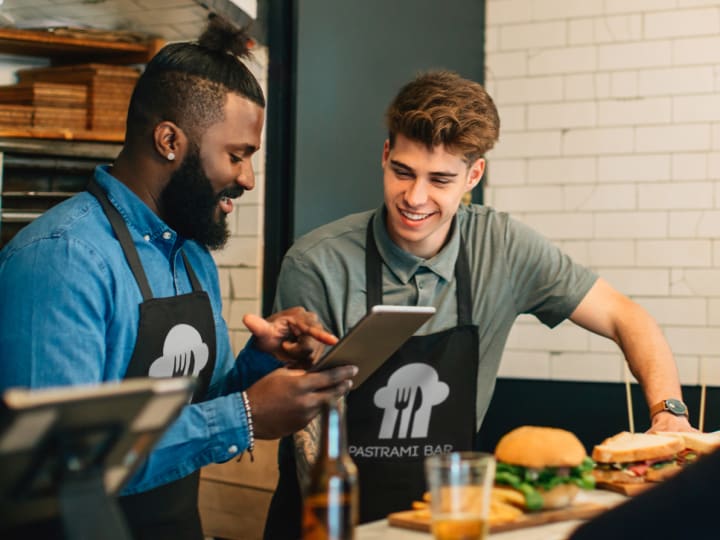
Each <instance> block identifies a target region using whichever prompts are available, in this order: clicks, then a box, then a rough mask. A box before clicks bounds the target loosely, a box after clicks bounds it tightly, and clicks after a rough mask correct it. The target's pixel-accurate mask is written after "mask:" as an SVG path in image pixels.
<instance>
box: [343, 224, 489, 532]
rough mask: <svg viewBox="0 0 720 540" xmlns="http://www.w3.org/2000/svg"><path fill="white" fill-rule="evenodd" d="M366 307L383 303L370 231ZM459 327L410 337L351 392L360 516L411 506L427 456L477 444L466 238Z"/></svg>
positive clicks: (459, 275) (474, 332)
mask: <svg viewBox="0 0 720 540" xmlns="http://www.w3.org/2000/svg"><path fill="white" fill-rule="evenodd" d="M365 268H366V280H367V309H368V311H369V310H370V309H371V308H372V306H374V305H377V304H381V303H382V259H381V257H380V253H379V252H378V249H377V245H376V243H375V237H374V234H373V219H372V218H371V219H370V223H369V224H368V230H367V245H366V252H365ZM455 281H456V285H457V287H456V288H457V321H458V322H457V326H456V327H455V328H449V329H447V330H444V331H442V332H437V333H434V334H429V335H426V336H413V337H411V338H410V339H409V340H407V341H406V342H405V343H404V344H403V345H402V347H400V349H399V350H398V351H397V352H395V354H393V355H392V356H391V357H390V358H389V359H388V360H387V361H385V362H384V363H383V365H382V366H381V367H380V368H379V369H378V370H377V371H376V372H375V373H373V374H372V375H371V376H370V378H368V379H367V380H366V381H365V382H364V383H363V384H362V386H360V387H359V388H357V389H356V390H353V391H352V392H350V394H349V395H348V397H347V423H348V426H352V429H349V430H348V448H349V450H350V455H351V456H352V458H353V460H354V461H355V464H356V465H357V467H358V478H359V489H360V522H361V523H364V522H367V521H374V520H377V519H384V518H385V517H386V516H387V515H388V514H389V513H390V512H395V511H399V510H407V509H408V508H410V507H411V504H412V501H414V500H420V498H421V497H422V494H423V491H425V470H424V460H425V458H426V457H428V456H430V455H433V454H438V453H446V452H453V451H460V450H471V449H472V447H473V443H474V440H475V432H476V425H475V401H476V397H477V395H476V394H477V373H478V328H477V326H474V325H473V324H472V291H471V287H470V267H469V264H468V260H467V253H466V251H465V245H464V242H463V241H462V238H461V239H460V247H459V250H458V257H457V260H456V263H455Z"/></svg>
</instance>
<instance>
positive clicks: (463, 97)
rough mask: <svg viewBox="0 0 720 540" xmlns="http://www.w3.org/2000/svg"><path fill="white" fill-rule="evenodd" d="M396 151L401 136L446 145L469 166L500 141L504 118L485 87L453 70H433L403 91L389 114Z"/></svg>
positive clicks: (391, 135)
mask: <svg viewBox="0 0 720 540" xmlns="http://www.w3.org/2000/svg"><path fill="white" fill-rule="evenodd" d="M385 119H386V123H387V128H388V132H389V140H390V148H392V147H393V145H394V144H395V137H396V135H398V134H400V135H403V136H405V137H407V138H408V139H411V140H415V141H419V142H421V143H423V144H425V145H426V146H427V147H428V149H431V148H433V147H435V146H438V145H443V146H445V147H446V148H447V149H449V150H451V151H455V152H458V153H460V154H461V155H462V156H463V157H464V159H465V160H466V161H467V163H468V164H470V163H473V162H474V161H475V160H477V159H478V158H480V157H482V156H483V155H484V154H485V153H486V152H487V151H488V150H490V149H491V148H492V147H493V145H494V144H495V142H496V141H497V140H498V136H499V132H500V117H499V116H498V112H497V109H496V108H495V103H494V102H493V100H492V98H491V97H490V95H489V94H488V93H487V92H486V91H485V88H483V87H482V85H480V84H478V83H476V82H474V81H470V80H468V79H463V78H462V77H460V76H459V75H458V74H457V73H453V72H451V71H430V72H426V73H423V74H420V75H419V76H417V77H416V78H415V79H414V80H412V81H411V82H409V83H408V84H406V85H405V86H403V87H402V89H401V90H400V92H399V93H398V95H397V96H396V97H395V99H394V100H393V102H392V103H391V104H390V106H389V107H388V110H387V113H386V115H385Z"/></svg>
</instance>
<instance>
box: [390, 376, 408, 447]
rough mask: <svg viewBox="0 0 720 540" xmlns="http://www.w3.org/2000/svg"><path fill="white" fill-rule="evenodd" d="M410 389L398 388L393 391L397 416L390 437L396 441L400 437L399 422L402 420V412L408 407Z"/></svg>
mask: <svg viewBox="0 0 720 540" xmlns="http://www.w3.org/2000/svg"><path fill="white" fill-rule="evenodd" d="M411 390H412V389H411V388H407V387H405V388H398V389H397V390H396V391H395V408H396V409H397V416H396V417H395V428H394V429H393V434H392V437H393V439H396V438H397V437H398V436H399V435H400V421H401V420H402V416H403V411H404V410H405V409H407V406H408V405H410V392H411Z"/></svg>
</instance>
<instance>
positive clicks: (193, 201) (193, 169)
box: [161, 150, 244, 249]
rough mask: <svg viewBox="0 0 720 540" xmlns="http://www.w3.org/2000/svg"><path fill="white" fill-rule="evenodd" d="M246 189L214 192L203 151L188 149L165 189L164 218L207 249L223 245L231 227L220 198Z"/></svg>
mask: <svg viewBox="0 0 720 540" xmlns="http://www.w3.org/2000/svg"><path fill="white" fill-rule="evenodd" d="M243 191H244V190H243V189H242V188H240V187H234V188H230V189H226V190H223V191H222V192H221V193H219V194H216V193H214V192H213V189H212V185H211V184H210V179H209V178H208V177H207V176H206V175H205V171H204V170H203V166H202V160H201V159H200V154H199V152H198V151H197V150H195V151H193V152H190V153H188V155H187V157H186V158H185V159H184V160H183V162H182V164H181V165H180V167H179V168H178V169H177V170H176V171H175V172H174V173H173V174H172V176H171V177H170V182H169V183H168V185H167V186H166V187H165V189H164V190H163V192H162V195H161V203H162V208H163V210H164V219H165V222H166V223H167V224H168V225H170V227H172V228H173V229H174V230H175V231H176V232H177V233H178V234H179V235H181V236H184V237H185V238H189V239H192V240H195V241H196V242H199V243H200V244H203V245H204V246H206V247H207V248H208V249H220V248H222V247H223V246H224V245H225V244H226V242H227V240H228V237H229V236H230V231H229V230H228V226H227V215H226V214H225V213H224V212H222V211H220V210H219V208H218V202H219V201H220V199H221V198H223V197H230V198H235V197H239V196H240V195H242V193H243Z"/></svg>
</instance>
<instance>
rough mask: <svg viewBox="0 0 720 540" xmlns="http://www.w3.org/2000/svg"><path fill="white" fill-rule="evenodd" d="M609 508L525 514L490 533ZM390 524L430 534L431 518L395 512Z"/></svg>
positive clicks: (589, 504) (592, 505) (586, 505)
mask: <svg viewBox="0 0 720 540" xmlns="http://www.w3.org/2000/svg"><path fill="white" fill-rule="evenodd" d="M608 508H609V506H608V505H605V504H599V503H595V502H584V503H578V504H574V505H572V506H568V507H567V508H561V509H559V510H545V511H542V512H531V513H527V514H524V515H523V516H521V517H520V518H518V519H517V520H515V521H510V522H507V523H500V524H498V525H491V526H490V532H502V531H512V530H514V529H523V528H525V527H535V526H537V525H545V524H547V523H555V522H557V521H569V520H571V519H589V518H591V517H593V516H595V515H597V514H599V513H601V512H604V511H605V510H607V509H608ZM388 524H389V525H391V526H393V527H401V528H403V529H412V530H414V531H423V532H430V518H429V517H428V516H427V514H423V513H420V512H418V511H417V510H406V511H404V512H395V513H393V514H390V515H389V516H388Z"/></svg>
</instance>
